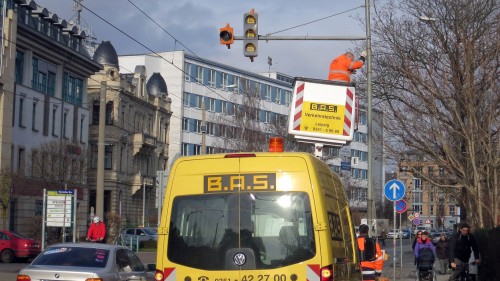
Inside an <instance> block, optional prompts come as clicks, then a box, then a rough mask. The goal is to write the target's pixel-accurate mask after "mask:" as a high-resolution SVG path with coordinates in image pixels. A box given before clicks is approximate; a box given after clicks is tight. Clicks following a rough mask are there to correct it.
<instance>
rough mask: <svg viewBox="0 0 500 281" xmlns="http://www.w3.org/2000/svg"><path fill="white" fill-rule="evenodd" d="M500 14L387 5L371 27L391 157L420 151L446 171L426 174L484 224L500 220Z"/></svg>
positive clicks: (458, 4)
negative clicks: (498, 218)
mask: <svg viewBox="0 0 500 281" xmlns="http://www.w3.org/2000/svg"><path fill="white" fill-rule="evenodd" d="M499 9H500V2H499V1H495V0H467V1H465V0H461V1H447V0H440V1H431V0H411V1H410V0H400V1H393V0H391V1H388V2H387V1H380V3H378V2H377V3H376V4H375V9H374V20H373V25H372V34H373V45H372V46H373V54H374V56H373V66H374V67H373V73H374V77H373V81H374V94H375V96H374V98H375V99H378V101H381V102H383V103H382V104H381V109H382V110H384V111H385V124H386V126H385V133H386V134H387V139H388V142H387V143H388V144H389V145H388V146H387V147H386V148H387V149H388V152H389V153H392V154H393V155H395V157H397V156H399V155H402V154H403V153H404V152H405V151H408V150H413V151H418V153H419V154H420V155H421V156H422V158H423V159H425V161H428V162H432V163H435V164H436V165H439V167H440V168H442V169H444V171H445V175H446V176H445V177H426V176H425V175H424V174H422V175H421V176H422V177H424V178H425V180H428V181H429V182H430V183H431V184H432V185H434V186H437V187H440V188H450V189H453V190H454V191H455V193H456V194H458V195H459V196H458V197H457V199H458V200H459V203H461V204H463V205H464V206H466V209H467V210H469V212H468V214H469V217H470V220H471V221H472V222H473V223H474V224H475V225H477V226H479V227H492V226H494V225H495V220H496V218H497V217H498V216H499V202H498V200H497V198H498V191H499V185H500V182H499V181H500V142H499V131H498V130H499V125H500V95H499V94H498V93H499V84H500V83H499V82H500V75H499V72H500V13H499ZM396 155H397V156H396ZM471 210H474V211H473V212H472V211H471Z"/></svg>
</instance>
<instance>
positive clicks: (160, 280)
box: [154, 269, 165, 281]
mask: <svg viewBox="0 0 500 281" xmlns="http://www.w3.org/2000/svg"><path fill="white" fill-rule="evenodd" d="M154 278H155V281H164V280H165V276H164V275H163V271H161V270H159V269H157V270H156V272H155V277H154Z"/></svg>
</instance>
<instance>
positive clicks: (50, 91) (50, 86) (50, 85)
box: [47, 71, 56, 97]
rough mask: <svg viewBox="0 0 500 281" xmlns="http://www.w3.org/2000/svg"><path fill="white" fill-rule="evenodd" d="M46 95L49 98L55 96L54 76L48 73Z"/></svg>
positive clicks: (52, 73)
mask: <svg viewBox="0 0 500 281" xmlns="http://www.w3.org/2000/svg"><path fill="white" fill-rule="evenodd" d="M47 94H48V95H49V96H51V97H53V96H55V94H56V74H55V73H54V72H51V71H49V74H48V78H47Z"/></svg>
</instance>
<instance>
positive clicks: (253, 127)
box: [119, 51, 292, 170]
mask: <svg viewBox="0 0 500 281" xmlns="http://www.w3.org/2000/svg"><path fill="white" fill-rule="evenodd" d="M119 60H120V68H121V70H122V71H130V72H131V70H132V69H133V68H134V66H135V65H145V66H146V68H147V69H148V70H150V71H152V72H159V73H160V74H161V75H162V76H163V77H165V80H166V81H167V84H168V89H169V97H171V99H172V118H171V122H170V124H171V126H170V145H169V153H168V155H169V164H168V166H169V167H170V165H171V164H172V162H173V161H174V160H175V159H176V158H177V157H179V156H182V155H197V154H202V153H207V154H208V153H218V152H219V153H221V152H230V151H248V150H264V149H267V139H266V138H265V137H262V138H259V137H257V136H258V135H259V133H260V132H264V133H265V134H264V135H263V136H276V135H284V134H285V132H286V122H287V119H288V113H289V112H288V111H289V106H290V100H291V93H292V84H291V83H289V82H285V81H282V80H278V79H274V78H270V77H266V76H263V75H259V74H256V73H252V72H248V71H244V70H242V69H238V68H234V67H231V66H227V65H223V64H220V63H217V62H214V61H209V60H206V59H203V58H200V57H197V56H194V55H191V54H188V53H185V52H184V51H175V52H164V53H159V54H148V55H136V56H120V57H119ZM167 170H168V169H167Z"/></svg>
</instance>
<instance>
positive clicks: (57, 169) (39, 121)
mask: <svg viewBox="0 0 500 281" xmlns="http://www.w3.org/2000/svg"><path fill="white" fill-rule="evenodd" d="M3 3H8V6H7V13H6V17H5V18H4V21H3V23H4V26H3V28H4V30H5V31H8V32H7V33H8V34H7V36H6V37H4V42H3V44H2V45H3V46H7V47H5V48H6V50H7V52H5V53H4V54H7V56H6V57H4V58H3V60H2V62H3V65H2V67H3V68H2V77H1V80H2V81H1V82H2V83H3V86H4V87H3V89H2V91H3V92H2V99H1V100H2V101H1V105H0V106H1V107H2V113H1V115H2V120H1V124H2V142H1V146H2V147H1V149H0V151H1V154H2V155H1V163H0V166H1V167H2V169H3V170H2V173H7V174H8V176H9V177H10V180H11V187H12V189H11V194H10V198H9V199H10V210H9V215H8V218H9V222H10V225H9V229H11V230H14V231H18V232H21V233H29V232H30V231H34V230H33V229H28V228H33V224H37V223H39V222H40V221H41V217H42V209H43V189H44V188H45V189H47V190H58V189H65V188H67V189H76V190H77V196H78V207H77V210H75V211H76V212H78V213H79V214H82V216H80V215H79V216H78V217H85V216H83V214H85V213H86V202H87V200H86V197H87V196H88V195H87V189H86V184H87V174H86V173H87V169H86V155H85V151H86V148H87V145H88V133H89V132H88V128H89V119H90V115H89V107H88V99H87V79H88V77H89V76H90V75H92V74H94V73H95V72H97V71H99V70H100V69H101V68H102V66H101V65H100V64H99V63H97V62H95V61H93V60H92V58H91V57H90V56H89V54H88V53H87V52H86V50H85V48H83V47H82V40H83V38H85V37H86V35H85V33H84V32H80V31H79V30H78V28H76V27H75V26H72V25H70V24H68V23H67V22H66V21H65V20H64V19H60V18H59V17H58V16H57V15H56V14H53V13H50V12H49V11H48V10H47V9H46V8H44V7H40V6H38V5H37V4H36V3H35V2H34V1H26V0H16V1H7V2H3ZM9 127H10V128H9ZM7 174H6V175H7ZM31 220H33V222H31ZM27 221H29V222H30V223H27ZM76 227H77V229H79V230H80V231H81V230H85V229H86V221H85V220H81V221H77V225H76ZM36 234H37V235H39V234H40V233H39V232H38V233H36Z"/></svg>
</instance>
